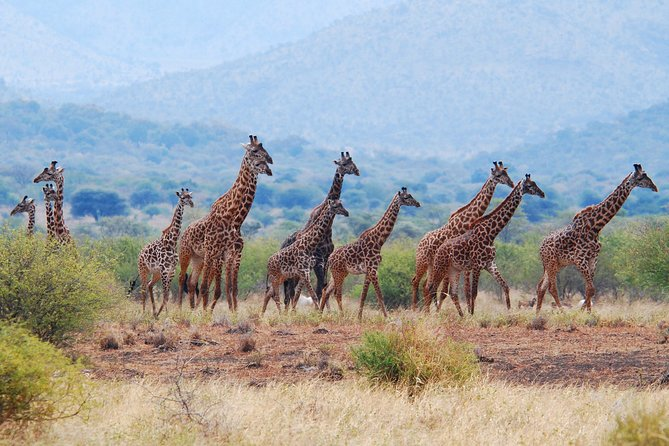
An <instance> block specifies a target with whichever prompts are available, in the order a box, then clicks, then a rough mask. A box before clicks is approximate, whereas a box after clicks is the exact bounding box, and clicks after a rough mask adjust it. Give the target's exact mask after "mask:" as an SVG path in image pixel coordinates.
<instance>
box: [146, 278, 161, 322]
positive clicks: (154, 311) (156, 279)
mask: <svg viewBox="0 0 669 446" xmlns="http://www.w3.org/2000/svg"><path fill="white" fill-rule="evenodd" d="M159 280H160V274H159V273H154V274H153V277H152V278H151V281H150V282H149V286H148V287H147V288H148V290H149V298H151V307H152V308H153V315H154V316H155V315H156V303H155V301H154V299H153V287H154V286H155V285H156V283H158V281H159Z"/></svg>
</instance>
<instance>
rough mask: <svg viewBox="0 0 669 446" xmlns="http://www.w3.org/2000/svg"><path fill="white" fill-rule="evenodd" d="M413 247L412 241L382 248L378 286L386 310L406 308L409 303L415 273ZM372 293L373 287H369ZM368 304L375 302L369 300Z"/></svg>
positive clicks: (389, 244)
mask: <svg viewBox="0 0 669 446" xmlns="http://www.w3.org/2000/svg"><path fill="white" fill-rule="evenodd" d="M414 253H415V246H414V242H413V241H412V240H408V239H404V240H398V241H396V242H391V243H388V244H386V246H384V247H383V251H382V255H383V261H382V262H381V265H380V266H379V284H380V286H381V291H382V292H383V297H384V303H385V305H386V307H387V308H388V309H392V308H398V307H405V308H406V307H408V306H409V305H410V303H411V279H412V278H413V275H414V273H415V272H416V256H415V254H414ZM370 292H371V293H373V292H374V289H373V287H370ZM367 301H368V302H375V301H376V300H375V299H371V300H370V299H369V297H368V300H367Z"/></svg>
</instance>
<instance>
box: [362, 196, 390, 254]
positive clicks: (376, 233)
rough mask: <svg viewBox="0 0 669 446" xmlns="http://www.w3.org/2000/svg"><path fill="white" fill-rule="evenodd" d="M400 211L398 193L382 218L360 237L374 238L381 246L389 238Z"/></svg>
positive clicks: (377, 244)
mask: <svg viewBox="0 0 669 446" xmlns="http://www.w3.org/2000/svg"><path fill="white" fill-rule="evenodd" d="M399 213H400V203H399V198H398V195H395V196H394V197H393V200H392V201H391V202H390V205H389V206H388V209H386V212H385V213H384V214H383V216H382V217H381V219H380V220H379V221H378V222H377V223H376V224H375V225H374V226H372V227H371V228H369V229H367V230H366V231H365V232H363V233H362V234H360V239H363V238H364V239H367V240H374V242H375V244H376V246H378V247H379V248H380V247H381V246H383V244H384V243H385V242H386V240H388V237H389V236H390V233H391V232H393V227H394V226H395V222H396V221H397V216H398V215H399Z"/></svg>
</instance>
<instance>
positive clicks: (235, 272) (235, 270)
mask: <svg viewBox="0 0 669 446" xmlns="http://www.w3.org/2000/svg"><path fill="white" fill-rule="evenodd" d="M240 242H241V245H240V246H239V247H238V248H237V250H236V251H235V253H234V256H233V257H232V260H233V262H232V273H231V279H232V285H231V291H232V292H231V296H232V311H234V312H236V311H237V298H238V297H239V287H238V280H239V267H240V266H241V264H242V249H243V246H244V242H243V240H241V239H240Z"/></svg>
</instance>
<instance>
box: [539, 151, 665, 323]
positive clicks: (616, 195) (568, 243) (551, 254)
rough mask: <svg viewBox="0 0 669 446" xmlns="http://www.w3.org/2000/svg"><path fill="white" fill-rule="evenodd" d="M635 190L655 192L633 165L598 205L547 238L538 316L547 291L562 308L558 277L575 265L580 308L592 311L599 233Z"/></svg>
mask: <svg viewBox="0 0 669 446" xmlns="http://www.w3.org/2000/svg"><path fill="white" fill-rule="evenodd" d="M635 187H642V188H646V189H651V190H652V191H653V192H657V191H658V189H657V186H655V183H653V180H651V179H650V177H649V176H648V174H646V172H645V171H644V170H643V168H642V167H641V164H635V165H634V172H632V173H630V174H629V175H627V176H626V177H625V178H624V179H623V181H622V182H621V183H620V184H619V185H618V187H616V188H615V189H614V191H613V192H611V194H609V196H608V197H606V198H605V199H604V200H603V201H602V202H601V203H599V204H596V205H593V206H588V207H587V208H585V209H583V210H582V211H581V212H579V213H578V214H576V216H575V217H574V219H573V220H572V222H571V224H569V225H568V226H566V227H564V228H562V229H560V230H557V231H555V232H553V233H551V234H549V235H548V236H547V237H546V238H545V239H544V240H543V241H542V242H541V247H540V248H539V255H540V256H541V262H542V263H543V267H544V274H543V276H542V277H541V280H540V281H539V284H538V285H537V308H536V311H537V313H539V311H541V304H542V303H543V300H544V296H545V295H546V291H547V290H548V291H550V293H551V294H552V295H553V298H554V299H555V304H556V305H557V307H558V308H562V307H561V305H560V298H559V296H558V290H557V274H558V272H559V271H560V270H561V269H562V268H564V267H566V266H568V265H574V266H575V267H576V269H578V271H579V272H580V273H581V275H582V276H583V279H584V280H585V302H584V303H583V306H582V307H581V308H582V309H587V310H588V311H591V308H592V298H593V296H594V295H595V287H594V284H593V279H594V276H595V269H596V267H597V256H598V255H599V250H600V249H601V244H600V242H599V232H600V231H601V230H602V229H603V228H604V226H606V224H607V223H608V222H609V221H611V219H612V218H613V217H614V216H615V215H616V214H617V213H618V211H619V210H620V208H621V207H622V206H623V204H624V203H625V200H627V197H629V195H630V193H631V192H632V189H634V188H635Z"/></svg>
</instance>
